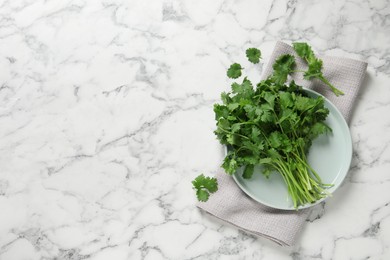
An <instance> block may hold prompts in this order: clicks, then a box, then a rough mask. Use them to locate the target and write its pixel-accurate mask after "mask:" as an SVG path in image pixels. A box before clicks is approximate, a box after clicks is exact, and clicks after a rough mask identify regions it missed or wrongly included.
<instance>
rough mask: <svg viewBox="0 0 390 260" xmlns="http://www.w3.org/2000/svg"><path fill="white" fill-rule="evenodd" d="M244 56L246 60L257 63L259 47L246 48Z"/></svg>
mask: <svg viewBox="0 0 390 260" xmlns="http://www.w3.org/2000/svg"><path fill="white" fill-rule="evenodd" d="M245 53H246V57H247V58H248V60H249V61H250V62H252V63H254V64H256V63H259V61H260V58H261V52H260V50H259V49H256V48H249V49H247V50H246V52H245Z"/></svg>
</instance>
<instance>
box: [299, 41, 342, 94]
mask: <svg viewBox="0 0 390 260" xmlns="http://www.w3.org/2000/svg"><path fill="white" fill-rule="evenodd" d="M293 47H294V50H295V52H296V53H297V54H298V56H299V57H301V58H302V59H304V60H305V61H306V62H307V65H308V69H307V71H305V73H304V74H303V76H304V78H305V79H307V80H310V79H313V78H317V79H319V80H321V81H322V82H324V83H325V84H326V85H327V86H329V87H330V89H331V90H332V91H333V93H335V95H336V96H339V95H344V93H343V92H342V91H341V90H339V89H337V88H336V87H334V86H333V85H332V84H331V83H330V82H329V81H328V80H327V79H326V78H325V77H324V75H323V74H322V71H321V70H322V60H320V59H318V58H317V57H316V56H315V55H314V52H313V50H312V49H311V47H310V46H309V45H308V44H307V43H304V42H295V43H293Z"/></svg>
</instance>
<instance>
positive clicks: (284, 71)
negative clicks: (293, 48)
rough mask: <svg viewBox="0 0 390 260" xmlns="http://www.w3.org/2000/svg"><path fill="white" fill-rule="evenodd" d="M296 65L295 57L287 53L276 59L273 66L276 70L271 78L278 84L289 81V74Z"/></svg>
mask: <svg viewBox="0 0 390 260" xmlns="http://www.w3.org/2000/svg"><path fill="white" fill-rule="evenodd" d="M294 66H295V58H294V56H292V55H290V54H285V55H282V56H280V57H279V58H278V59H276V61H275V63H274V65H273V66H272V68H273V69H274V72H273V74H272V76H271V79H272V80H273V81H274V82H275V83H276V84H280V85H282V84H284V83H286V81H287V76H288V74H290V73H291V72H292V71H293V69H294Z"/></svg>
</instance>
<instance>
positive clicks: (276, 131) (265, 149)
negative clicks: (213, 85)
mask: <svg viewBox="0 0 390 260" xmlns="http://www.w3.org/2000/svg"><path fill="white" fill-rule="evenodd" d="M293 47H294V50H295V51H296V53H297V54H298V56H300V57H301V58H303V59H304V60H306V61H307V63H308V70H307V71H305V72H304V78H305V79H312V78H318V79H320V80H322V81H324V82H325V83H326V84H327V85H329V86H330V88H331V89H332V91H333V92H334V93H335V94H336V95H339V94H343V93H342V92H341V91H340V90H338V89H336V88H335V87H334V86H332V85H331V84H330V83H329V82H328V81H327V80H326V79H325V78H324V76H323V74H322V72H321V69H322V61H321V60H320V59H318V58H317V57H315V55H314V53H313V51H312V50H311V48H310V46H309V45H307V44H306V43H294V44H293ZM246 55H247V58H248V60H249V61H250V62H252V63H258V62H259V60H260V58H261V52H260V50H258V49H256V48H250V49H248V50H247V51H246ZM294 67H295V58H294V56H293V55H289V54H285V55H281V56H280V57H279V58H278V59H277V60H276V61H275V63H274V64H273V74H272V75H270V76H269V77H268V78H267V79H265V80H262V81H261V82H259V83H258V84H256V85H255V86H254V85H253V84H252V82H251V81H250V80H249V79H247V78H246V77H245V78H244V79H243V80H242V81H241V82H240V83H237V82H234V83H233V84H232V86H231V92H228V93H225V92H223V93H222V94H221V99H222V104H215V105H214V112H215V119H216V121H217V129H216V130H215V132H214V133H215V134H216V136H217V139H218V140H219V142H220V143H221V144H223V145H226V146H227V147H228V153H227V155H226V157H225V159H224V161H223V164H222V167H223V168H224V170H225V171H226V173H228V174H230V175H232V174H233V173H235V172H236V171H237V170H238V169H239V168H241V167H243V168H244V169H243V172H242V175H243V178H245V179H250V178H251V177H252V175H253V173H254V168H255V166H257V165H261V166H263V169H262V173H263V174H264V175H265V176H267V177H268V176H269V174H270V173H272V172H278V173H279V174H281V176H282V177H283V180H284V182H285V183H286V185H287V189H288V192H289V195H290V196H291V199H292V201H293V205H294V207H295V208H297V207H299V206H300V205H304V204H307V203H313V202H315V201H317V200H319V199H321V198H323V197H325V196H327V195H328V193H327V191H326V189H327V188H328V187H329V185H328V184H324V183H323V182H322V181H321V178H320V176H319V175H318V174H317V173H316V171H315V170H314V169H313V168H312V167H311V166H310V165H309V163H308V161H307V156H306V155H307V153H308V151H309V148H310V146H311V144H312V141H313V140H314V139H315V138H316V137H318V136H319V135H322V134H326V133H328V132H331V131H332V130H331V128H330V127H329V126H327V125H326V123H325V120H326V118H327V116H328V114H329V110H328V109H327V108H326V107H325V105H324V99H323V98H322V97H310V96H308V95H307V93H306V92H305V91H304V90H303V89H302V87H300V86H298V85H297V84H296V83H295V82H294V81H291V82H290V83H287V79H288V75H289V74H290V73H292V72H295V71H294ZM227 75H228V77H229V78H233V79H237V78H239V77H241V75H242V67H241V65H240V64H237V63H234V64H232V65H231V66H230V68H229V69H228V71H227ZM192 183H193V185H194V188H195V189H196V192H197V196H198V199H199V200H200V201H207V199H208V198H209V193H213V192H216V191H217V189H218V186H217V180H216V179H215V178H210V177H205V176H204V175H200V176H198V177H197V178H196V179H195V180H194V181H193V182H192Z"/></svg>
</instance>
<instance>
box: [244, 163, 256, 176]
mask: <svg viewBox="0 0 390 260" xmlns="http://www.w3.org/2000/svg"><path fill="white" fill-rule="evenodd" d="M253 171H254V165H253V164H248V165H247V166H245V169H244V172H243V173H242V177H243V178H244V179H250V178H252V175H253Z"/></svg>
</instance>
